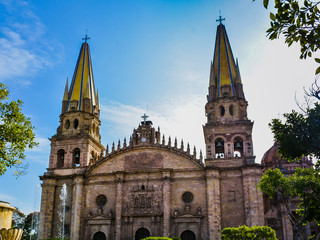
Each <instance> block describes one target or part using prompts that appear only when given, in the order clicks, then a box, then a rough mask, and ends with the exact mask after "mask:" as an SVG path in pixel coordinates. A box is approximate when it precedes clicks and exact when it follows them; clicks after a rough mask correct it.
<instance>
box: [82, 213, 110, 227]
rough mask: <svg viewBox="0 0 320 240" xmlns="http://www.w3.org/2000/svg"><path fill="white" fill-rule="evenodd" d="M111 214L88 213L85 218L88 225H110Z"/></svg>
mask: <svg viewBox="0 0 320 240" xmlns="http://www.w3.org/2000/svg"><path fill="white" fill-rule="evenodd" d="M111 222H112V216H109V215H105V214H94V215H89V216H88V218H87V223H88V225H102V224H106V225H111Z"/></svg>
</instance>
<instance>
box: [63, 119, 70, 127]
mask: <svg viewBox="0 0 320 240" xmlns="http://www.w3.org/2000/svg"><path fill="white" fill-rule="evenodd" d="M69 127H70V121H69V120H67V121H65V123H64V128H65V129H69Z"/></svg>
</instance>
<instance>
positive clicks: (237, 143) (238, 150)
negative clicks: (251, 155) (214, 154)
mask: <svg viewBox="0 0 320 240" xmlns="http://www.w3.org/2000/svg"><path fill="white" fill-rule="evenodd" d="M233 149H234V151H233V156H234V157H235V158H239V157H241V156H242V155H243V141H242V138H240V137H236V138H235V139H234V143H233Z"/></svg>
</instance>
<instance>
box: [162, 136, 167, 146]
mask: <svg viewBox="0 0 320 240" xmlns="http://www.w3.org/2000/svg"><path fill="white" fill-rule="evenodd" d="M165 144H166V142H165V140H164V134H163V135H162V145H165Z"/></svg>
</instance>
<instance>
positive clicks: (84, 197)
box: [39, 17, 265, 240]
mask: <svg viewBox="0 0 320 240" xmlns="http://www.w3.org/2000/svg"><path fill="white" fill-rule="evenodd" d="M203 87H205V86H203ZM204 97H207V103H206V105H205V106H204V107H205V112H206V117H207V121H206V123H205V124H204V125H203V135H204V140H205V144H206V150H205V154H204V157H203V156H202V153H201V152H200V154H197V152H196V150H195V149H190V146H189V145H188V144H187V145H186V146H184V143H183V142H181V143H179V144H178V143H177V140H176V139H172V140H171V139H170V138H169V139H168V141H166V140H165V139H164V137H163V136H164V135H163V134H162V133H161V132H160V128H159V127H158V128H155V127H154V126H153V123H152V121H150V120H149V119H148V118H147V116H146V115H144V116H143V120H142V121H141V122H140V123H137V128H136V129H133V132H132V135H131V136H130V139H128V140H127V141H126V140H125V141H124V142H123V143H120V141H119V142H118V144H116V145H113V146H111V147H110V148H109V147H108V146H107V147H106V148H105V147H104V146H103V145H102V144H101V141H100V139H101V136H100V131H99V129H100V124H101V121H100V108H99V96H98V92H97V91H96V90H95V82H94V78H93V71H92V64H91V55H90V49H89V45H88V43H87V41H86V39H85V41H84V43H83V44H82V46H81V49H80V53H79V57H78V60H77V63H76V67H75V70H74V75H73V78H72V81H71V84H70V86H69V84H68V82H67V84H66V88H65V91H64V95H63V101H62V111H61V115H60V125H59V127H58V129H57V132H56V134H55V135H54V136H52V137H51V138H50V141H51V153H50V158H49V167H48V168H47V171H46V172H45V173H44V174H43V176H41V177H40V179H41V180H42V199H41V212H40V229H39V238H40V239H48V238H53V237H60V236H61V235H64V236H66V237H67V238H69V239H71V240H88V239H93V240H106V239H108V240H109V239H116V240H127V239H128V240H129V239H130V240H132V239H136V240H140V239H142V238H144V237H147V236H165V237H180V238H181V239H183V240H208V239H210V240H214V239H220V238H221V230H222V229H223V228H225V227H233V226H239V225H244V224H245V225H247V226H263V225H265V215H264V204H263V196H262V193H261V191H260V190H258V189H257V184H258V182H259V180H260V178H261V176H262V165H261V164H258V163H256V162H255V156H254V155H253V142H252V127H253V122H252V121H251V120H250V119H248V117H247V106H248V102H247V101H246V99H245V94H244V90H243V85H242V81H241V76H240V70H239V65H238V61H237V60H235V59H234V57H233V53H232V49H231V45H230V42H229V39H228V36H227V33H226V29H225V26H224V25H223V24H222V19H221V17H220V19H219V25H218V26H217V32H216V41H215V47H214V54H213V60H212V62H211V69H210V78H209V87H208V95H207V96H204ZM199 124H202V123H199ZM197 156H199V157H197ZM63 189H67V195H66V198H65V199H63V197H62V192H63V191H62V190H63ZM62 203H64V204H63V205H62Z"/></svg>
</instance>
